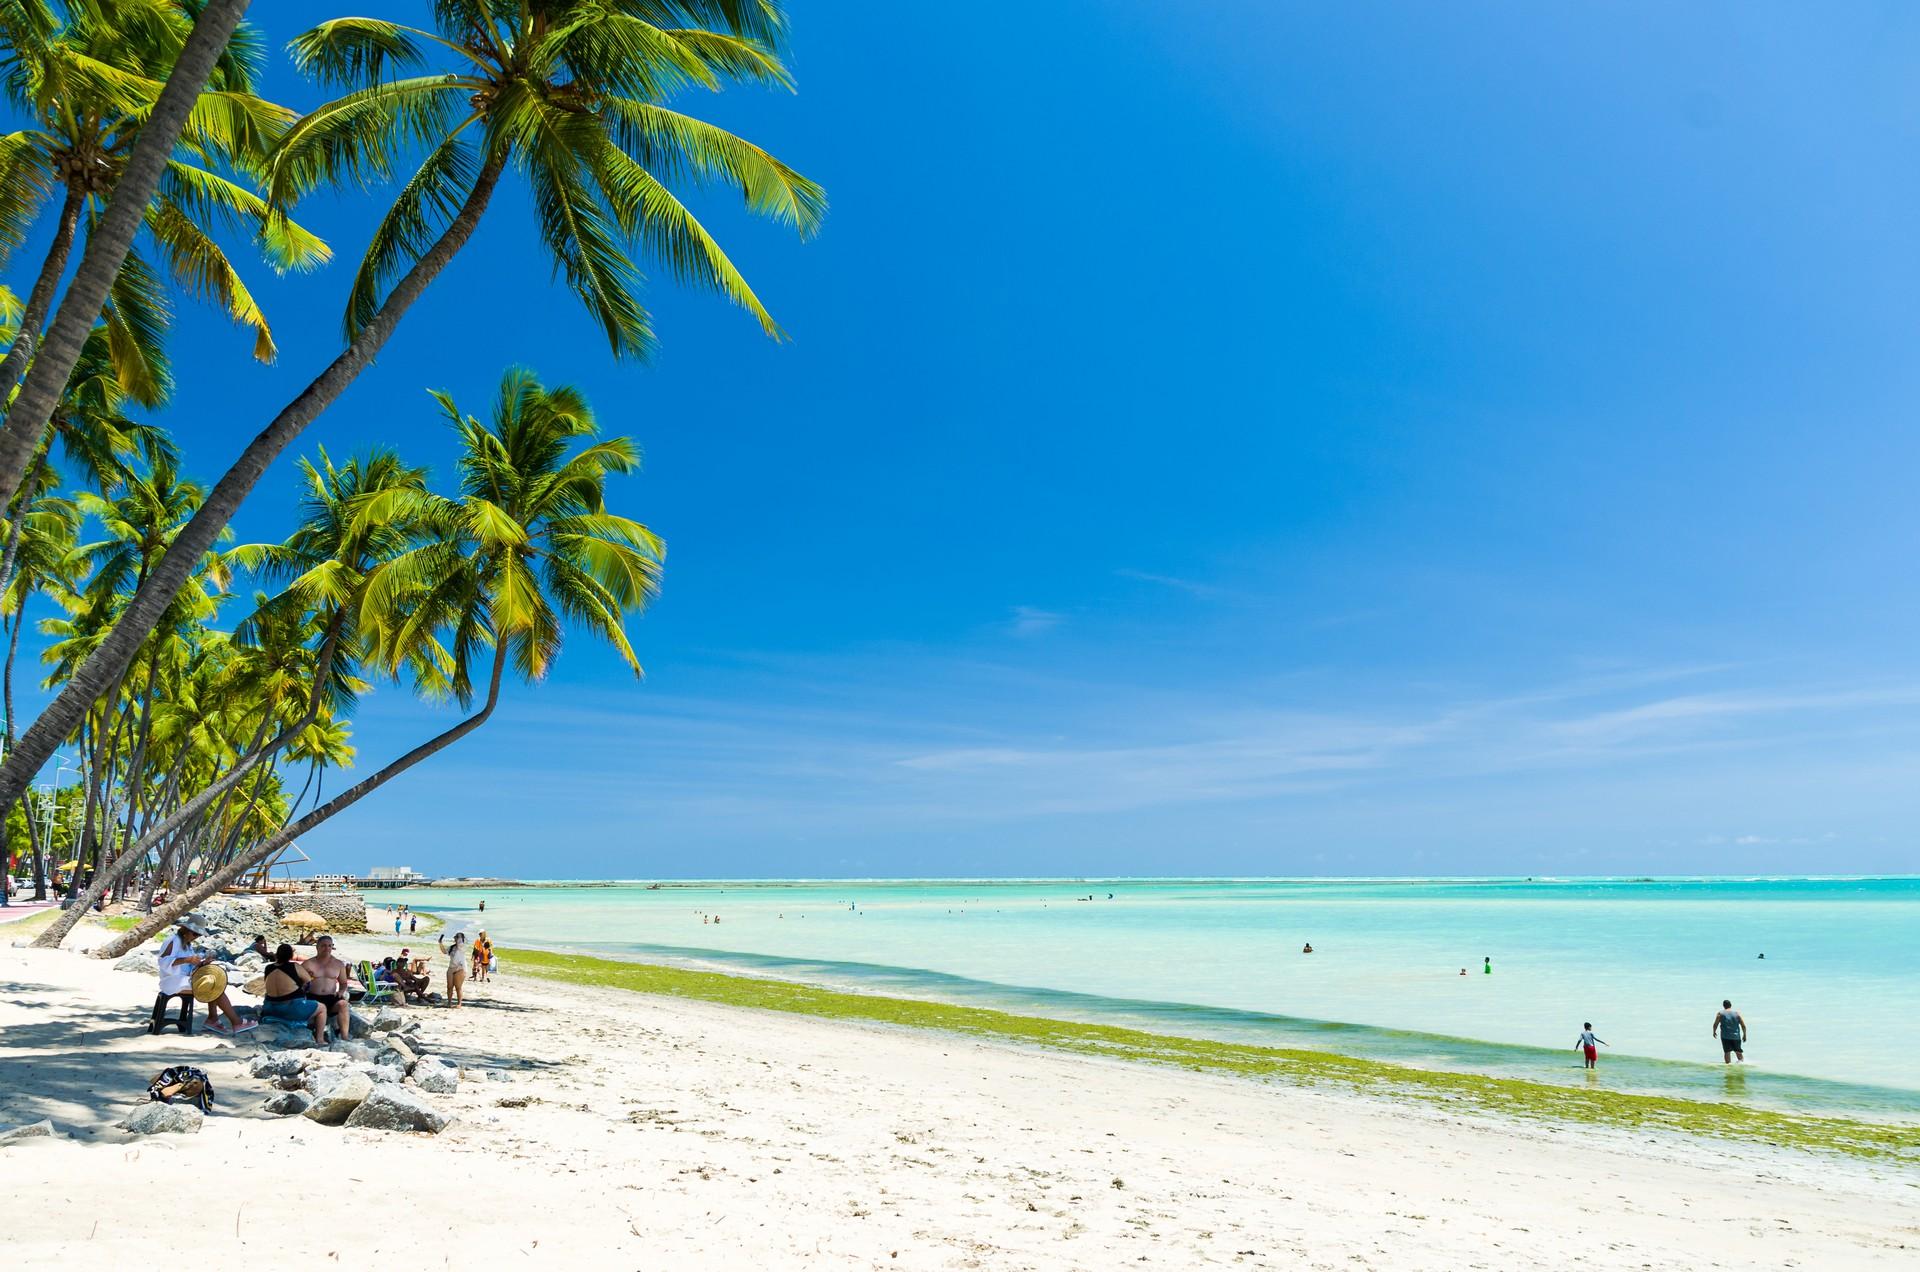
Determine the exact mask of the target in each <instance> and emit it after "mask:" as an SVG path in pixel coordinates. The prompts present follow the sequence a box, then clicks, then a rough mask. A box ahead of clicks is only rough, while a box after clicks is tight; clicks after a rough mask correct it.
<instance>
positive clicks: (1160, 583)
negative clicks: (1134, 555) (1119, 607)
mask: <svg viewBox="0 0 1920 1272" xmlns="http://www.w3.org/2000/svg"><path fill="white" fill-rule="evenodd" d="M1114 574H1115V575H1117V576H1118V577H1120V578H1123V579H1132V580H1133V581H1134V582H1136V583H1152V584H1153V585H1155V586H1156V587H1165V588H1171V589H1173V590H1174V591H1176V592H1185V593H1186V594H1187V595H1188V596H1192V597H1196V598H1198V599H1200V600H1203V601H1210V600H1215V599H1217V598H1219V597H1222V596H1225V595H1227V590H1226V589H1225V588H1222V587H1216V586H1214V585H1213V584H1211V583H1199V582H1196V581H1194V580H1193V579H1183V578H1180V577H1178V576H1177V575H1172V574H1154V573H1152V572H1151V571H1148V570H1136V569H1133V568H1131V567H1122V568H1120V569H1118V570H1115V571H1114Z"/></svg>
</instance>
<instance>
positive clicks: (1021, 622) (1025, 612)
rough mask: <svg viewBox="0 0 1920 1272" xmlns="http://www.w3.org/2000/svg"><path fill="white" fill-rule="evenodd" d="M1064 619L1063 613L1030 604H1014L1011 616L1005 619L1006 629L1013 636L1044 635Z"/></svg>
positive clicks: (1065, 618)
mask: <svg viewBox="0 0 1920 1272" xmlns="http://www.w3.org/2000/svg"><path fill="white" fill-rule="evenodd" d="M1066 621H1067V616H1066V615H1065V614H1056V613H1055V612H1054V611H1052V610H1043V609H1036V608H1034V607H1033V606H1031V605H1016V606H1014V607H1013V617H1012V618H1011V619H1009V620H1008V621H1007V630H1008V631H1010V632H1012V633H1013V634H1014V635H1015V636H1044V635H1045V634H1046V633H1048V632H1050V631H1052V630H1053V629H1054V628H1056V627H1058V626H1060V624H1062V623H1064V622H1066Z"/></svg>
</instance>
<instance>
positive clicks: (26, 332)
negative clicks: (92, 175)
mask: <svg viewBox="0 0 1920 1272" xmlns="http://www.w3.org/2000/svg"><path fill="white" fill-rule="evenodd" d="M86 206H87V196H86V192H85V191H82V190H76V189H75V188H74V187H72V186H68V187H67V200H66V202H65V203H63V204H61V205H60V220H59V222H58V223H57V224H56V225H55V226H54V229H53V242H52V243H50V244H48V246H47V256H46V259H45V260H43V261H41V262H40V276H39V277H38V278H36V279H34V280H33V290H32V291H30V292H28V293H27V306H26V308H25V309H23V310H21V311H20V331H19V334H17V335H15V336H14V338H13V345H12V347H11V348H9V349H8V350H7V356H6V360H5V361H0V397H4V396H5V395H6V394H7V393H11V392H12V391H13V386H14V385H16V384H18V383H20V375H21V373H22V372H23V371H25V370H26V369H27V363H29V362H31V361H32V360H33V351H34V349H35V348H36V347H37V346H38V345H39V343H40V330H41V328H43V327H45V326H46V325H47V314H48V313H50V312H51V311H52V310H53V293H54V290H55V289H56V288H58V287H59V286H60V280H61V279H62V278H63V277H65V276H66V272H67V257H68V256H70V255H72V253H73V236H74V232H75V231H76V230H78V229H79V228H80V213H81V211H82V210H83V209H84V208H85V207H86ZM61 387H62V388H65V387H66V386H65V385H62V386H61Z"/></svg>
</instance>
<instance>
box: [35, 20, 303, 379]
mask: <svg viewBox="0 0 1920 1272" xmlns="http://www.w3.org/2000/svg"><path fill="white" fill-rule="evenodd" d="M0 8H4V12H0V41H3V42H4V44H5V54H6V56H5V58H4V61H0V92H4V95H5V97H6V98H7V99H8V101H9V102H10V103H11V105H12V106H13V108H14V110H15V111H16V112H17V113H18V114H20V115H22V116H24V117H25V120H26V122H27V126H26V127H23V128H20V129H18V130H16V131H14V132H12V133H8V134H5V135H4V136H0V261H4V260H5V259H6V258H7V257H8V256H9V255H10V254H11V253H12V252H14V251H15V250H17V249H18V248H19V247H20V246H21V245H22V244H23V243H24V242H25V241H26V238H27V234H28V232H29V230H30V229H31V227H32V226H33V224H34V223H35V221H36V220H37V219H38V217H39V216H40V214H41V213H42V211H43V210H44V209H45V208H46V207H47V206H48V205H49V204H51V203H56V202H58V203H65V202H67V201H69V200H73V201H77V202H78V204H79V207H80V211H81V213H82V217H83V224H85V225H91V223H92V221H93V220H94V219H95V218H96V217H97V216H98V214H99V212H100V210H101V208H102V207H103V206H104V201H105V199H106V197H107V195H108V194H109V193H110V192H111V191H112V189H113V187H114V183H115V182H116V181H117V180H118V179H119V174H120V171H121V169H122V167H123V166H124V165H125V163H126V160H127V158H128V155H129V153H130V152H131V150H132V147H133V143H134V140H135V139H136V138H137V137H138V135H139V131H140V127H141V125H142V124H143V123H144V122H145V120H146V118H147V115H148V114H149V113H150V111H151V110H152V107H153V103H154V101H155V99H156V98H157V97H158V96H159V93H160V89H161V86H162V85H163V84H164V82H165V80H166V77H167V72H168V70H169V69H170V68H171V67H172V64H173V61H174V59H175V58H176V57H178V55H179V53H180V49H181V47H182V45H183V44H184V43H185V41H186V38H187V34H188V33H189V31H190V30H191V29H192V26H193V16H194V13H195V12H196V6H193V5H190V4H185V3H180V2H178V0H68V2H67V3H66V4H64V5H63V6H62V7H61V9H60V11H59V12H58V13H57V14H56V12H55V11H54V10H52V9H51V8H49V7H47V6H45V5H43V4H40V3H37V2H36V0H7V3H6V4H5V5H4V6H0ZM261 52H262V50H261V47H260V41H259V38H258V36H257V34H255V33H253V32H252V31H251V30H249V29H247V28H245V27H243V28H242V30H241V31H240V33H239V34H238V35H237V36H236V37H235V39H234V41H233V42H232V43H231V44H230V45H229V47H228V49H227V51H226V54H225V56H224V57H223V58H222V60H221V62H220V65H219V67H218V68H217V69H216V71H215V73H214V76H213V79H212V81H211V82H210V83H209V84H208V86H207V88H206V90H205V91H203V92H202V93H201V95H200V98H199V100H198V101H197V102H196V103H195V105H194V108H193V110H192V112H191V113H190V115H189V116H188V120H187V124H186V127H185V129H184V130H183V132H182V134H181V138H180V142H179V145H178V148H177V150H176V153H175V158H174V160H173V162H172V163H170V164H169V165H168V169H167V171H166V173H165V175H164V176H163V177H162V179H161V183H160V189H159V192H158V194H157V196H156V197H155V199H154V201H153V203H152V204H151V205H150V206H149V207H148V209H147V214H146V239H147V248H146V249H145V251H144V252H143V251H141V250H136V251H135V252H134V253H133V254H132V255H130V256H129V257H128V260H127V265H126V267H125V268H123V269H122V271H121V274H120V277H119V279H118V280H117V281H116V283H115V285H114V288H113V293H112V301H111V303H110V305H109V307H108V310H107V314H106V318H107V321H108V324H109V330H110V331H111V333H112V335H113V341H112V347H113V351H114V354H115V355H116V365H117V366H119V367H120V368H121V370H122V373H123V375H122V379H123V383H124V385H125V387H126V389H127V390H128V392H130V393H132V394H133V395H134V396H135V397H136V398H137V399H139V400H140V401H142V402H144V403H146V404H148V405H152V404H154V403H156V402H158V401H160V400H162V399H163V398H164V397H165V388H166V382H165V377H164V374H162V373H161V370H160V368H158V367H156V366H155V365H154V363H153V360H152V358H151V357H150V356H149V357H144V358H143V357H140V356H138V355H141V354H148V355H150V354H152V352H153V351H155V350H156V349H157V348H158V347H159V344H160V337H161V335H162V334H163V333H164V330H165V327H166V313H167V303H166V284H164V283H163V282H162V281H161V275H160V273H159V272H158V271H157V270H156V269H155V268H154V266H153V265H152V263H151V262H150V259H149V255H152V256H155V257H157V258H158V260H159V261H160V263H161V264H162V265H163V266H164V267H165V270H166V272H167V275H168V276H169V277H170V279H171V282H172V285H173V286H176V287H178V288H180V289H181V290H182V291H183V292H185V293H186V294H187V295H189V296H193V297H195V298H198V299H204V300H208V301H211V302H212V303H214V304H216V305H218V306H219V307H220V308H221V309H222V310H223V311H224V312H225V313H226V314H227V315H228V316H229V317H231V318H232V319H233V320H234V321H235V322H237V323H240V324H241V325H243V326H246V327H248V328H250V329H252V331H253V332H254V354H255V356H256V357H258V358H260V359H262V360H270V359H271V358H272V357H273V355H274V345H273V337H272V332H271V329H270V328H269V326H268V324H267V319H266V316H265V315H264V314H263V313H262V312H261V311H260V308H259V306H258V304H256V303H255V301H254V299H253V296H252V293H251V292H250V291H249V290H248V289H247V287H246V284H245V283H244V282H243V281H242V279H241V275H240V271H239V269H238V268H237V267H236V266H235V265H234V264H233V262H232V260H231V259H229V257H228V255H227V253H226V249H225V248H223V247H222V246H221V245H220V242H219V238H220V236H222V235H231V236H241V237H246V238H250V239H252V240H253V242H254V244H255V246H256V247H257V249H258V250H259V251H260V253H261V255H262V256H263V257H264V258H265V259H266V260H267V262H268V263H269V264H270V265H272V266H273V267H274V268H275V269H280V270H286V269H307V268H311V267H313V266H315V265H319V264H321V263H323V262H325V261H326V260H327V258H328V249H327V247H326V244H324V243H323V242H321V241H320V240H319V239H318V238H316V237H315V236H314V235H312V234H311V233H309V232H308V231H306V230H305V229H303V228H301V227H300V226H298V225H296V224H295V223H294V222H293V221H291V220H290V219H289V218H288V217H287V215H286V213H285V211H284V210H282V209H277V208H273V207H271V206H269V205H268V203H267V202H266V200H265V199H263V198H262V197H261V196H260V195H259V194H257V193H256V192H254V191H253V190H252V189H250V188H249V185H248V183H249V182H250V181H252V180H253V178H254V177H255V175H256V174H258V173H259V172H261V170H262V169H263V167H264V165H265V163H266V161H267V156H268V154H269V152H270V151H271V150H272V149H273V147H274V146H275V145H277V144H278V143H279V141H280V139H281V138H282V137H283V136H284V135H285V133H286V130H287V127H288V126H289V125H290V124H291V123H292V122H293V119H294V113H293V112H292V111H290V110H288V109H286V108H285V107H282V106H277V105H274V104H273V103H272V102H269V101H266V100H265V99H263V98H261V97H259V96H257V95H256V94H255V93H254V91H253V90H254V82H255V79H256V77H257V75H258V73H259V70H260V65H261ZM65 264H66V262H65V261H64V260H57V261H56V260H49V261H47V262H46V263H45V264H44V265H43V266H42V271H43V272H46V271H51V272H52V274H53V275H54V276H56V277H57V276H58V275H59V274H60V273H61V272H62V271H63V270H64V268H65ZM121 358H126V359H128V360H127V361H124V362H122V361H120V360H119V359H121Z"/></svg>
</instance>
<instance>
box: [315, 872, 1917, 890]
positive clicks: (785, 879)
mask: <svg viewBox="0 0 1920 1272" xmlns="http://www.w3.org/2000/svg"><path fill="white" fill-rule="evenodd" d="M328 877H330V876H328V875H294V876H290V878H291V880H292V881H293V882H304V881H307V880H311V879H316V878H328ZM349 877H351V878H364V877H366V876H349ZM1911 881H1920V873H1908V874H1890V873H1865V874H1861V873H1839V874H1765V875H1755V874H1671V875H1659V874H1620V875H1567V874H1556V875H1504V874H1458V875H794V876H757V875H756V876H738V877H727V876H673V875H644V876H634V877H631V878H599V877H581V878H568V879H558V878H553V879H541V878H527V877H519V876H513V875H420V876H418V877H417V878H415V879H412V880H409V881H407V883H406V886H409V887H432V886H434V885H435V884H441V883H464V884H468V885H472V886H483V885H487V884H501V885H518V886H544V887H569V886H598V887H647V886H650V885H656V884H657V885H660V886H662V887H703V886H710V885H718V884H732V885H741V884H764V885H780V886H795V885H809V884H821V885H825V884H895V883H897V884H962V883H970V884H1021V885H1029V886H1031V885H1035V884H1055V883H1059V884H1081V883H1089V884H1091V883H1125V884H1166V883H1198V884H1208V883H1220V884H1242V883H1570V884H1579V883H1886V882H1911Z"/></svg>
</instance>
